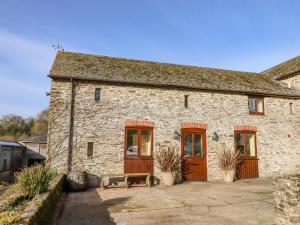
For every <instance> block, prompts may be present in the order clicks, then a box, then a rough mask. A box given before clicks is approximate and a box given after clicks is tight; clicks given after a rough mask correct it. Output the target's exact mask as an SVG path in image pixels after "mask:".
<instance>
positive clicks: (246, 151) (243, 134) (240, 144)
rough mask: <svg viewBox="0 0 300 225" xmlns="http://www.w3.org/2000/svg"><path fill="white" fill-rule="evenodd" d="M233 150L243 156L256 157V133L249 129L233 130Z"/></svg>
mask: <svg viewBox="0 0 300 225" xmlns="http://www.w3.org/2000/svg"><path fill="white" fill-rule="evenodd" d="M234 141H235V150H236V151H238V152H240V154H241V155H242V156H243V157H256V133H255V132H251V131H235V133H234Z"/></svg>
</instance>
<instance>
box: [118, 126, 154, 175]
mask: <svg viewBox="0 0 300 225" xmlns="http://www.w3.org/2000/svg"><path fill="white" fill-rule="evenodd" d="M128 130H137V131H138V137H137V138H138V152H137V156H128V155H127V149H128V148H127V147H128V145H127V144H128V143H127V131H128ZM142 130H149V131H151V154H150V156H142V155H141V148H142V141H141V131H142ZM153 136H154V128H153V127H149V126H125V135H124V137H125V139H124V173H139V172H140V171H135V172H128V170H129V168H130V167H131V166H130V165H129V164H132V166H133V167H140V168H139V169H142V170H147V171H143V173H144V172H148V173H150V174H151V175H153V173H154V163H153V161H154V159H153V144H154V143H153ZM131 170H132V169H130V171H131Z"/></svg>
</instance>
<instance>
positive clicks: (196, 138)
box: [194, 134, 203, 157]
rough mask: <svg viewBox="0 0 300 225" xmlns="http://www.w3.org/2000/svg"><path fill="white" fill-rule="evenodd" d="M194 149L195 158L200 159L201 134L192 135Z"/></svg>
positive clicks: (201, 152) (201, 154) (201, 153)
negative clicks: (198, 157)
mask: <svg viewBox="0 0 300 225" xmlns="http://www.w3.org/2000/svg"><path fill="white" fill-rule="evenodd" d="M194 149H195V156H200V157H202V156H203V151H202V135H201V134H195V135H194Z"/></svg>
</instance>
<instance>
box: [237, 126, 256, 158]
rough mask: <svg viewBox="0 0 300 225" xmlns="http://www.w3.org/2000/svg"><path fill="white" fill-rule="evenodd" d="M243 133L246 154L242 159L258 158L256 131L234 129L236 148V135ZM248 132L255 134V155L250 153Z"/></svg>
mask: <svg viewBox="0 0 300 225" xmlns="http://www.w3.org/2000/svg"><path fill="white" fill-rule="evenodd" d="M237 134H242V135H243V136H244V155H242V156H241V158H242V159H257V141H256V131H249V130H244V131H234V150H235V151H236V150H237V148H236V147H237V145H236V135H237ZM246 134H254V142H255V156H250V155H248V151H247V150H248V145H247V138H246Z"/></svg>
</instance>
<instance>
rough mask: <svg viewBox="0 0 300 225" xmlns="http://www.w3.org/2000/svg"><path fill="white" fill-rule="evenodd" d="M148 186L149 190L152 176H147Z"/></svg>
mask: <svg viewBox="0 0 300 225" xmlns="http://www.w3.org/2000/svg"><path fill="white" fill-rule="evenodd" d="M147 185H148V188H150V187H151V182H150V176H147Z"/></svg>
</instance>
